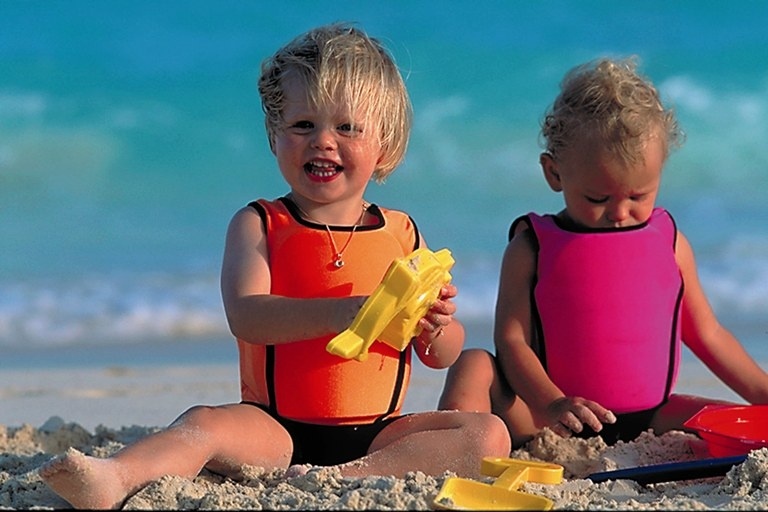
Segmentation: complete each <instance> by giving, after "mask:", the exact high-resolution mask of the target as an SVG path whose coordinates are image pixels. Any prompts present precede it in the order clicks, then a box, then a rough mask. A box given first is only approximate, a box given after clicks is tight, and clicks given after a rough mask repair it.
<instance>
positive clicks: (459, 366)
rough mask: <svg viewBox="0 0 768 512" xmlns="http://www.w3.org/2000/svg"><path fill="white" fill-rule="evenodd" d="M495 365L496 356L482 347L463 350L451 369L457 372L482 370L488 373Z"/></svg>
mask: <svg viewBox="0 0 768 512" xmlns="http://www.w3.org/2000/svg"><path fill="white" fill-rule="evenodd" d="M494 367H495V363H494V357H493V355H492V354H491V353H490V352H488V351H487V350H484V349H481V348H470V349H467V350H464V351H462V353H461V355H460V356H459V358H458V359H457V360H456V362H455V363H453V366H451V371H453V372H454V373H455V372H472V373H476V372H482V373H483V374H486V373H487V372H489V371H493V368H494Z"/></svg>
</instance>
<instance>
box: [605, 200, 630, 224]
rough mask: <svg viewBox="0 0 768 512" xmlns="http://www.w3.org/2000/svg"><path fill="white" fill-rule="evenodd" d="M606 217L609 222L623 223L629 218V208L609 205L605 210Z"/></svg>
mask: <svg viewBox="0 0 768 512" xmlns="http://www.w3.org/2000/svg"><path fill="white" fill-rule="evenodd" d="M607 216H608V220H609V221H610V222H615V223H620V222H624V221H625V220H627V218H629V207H628V206H627V205H626V204H623V203H617V204H614V205H611V206H610V207H609V208H608V210H607Z"/></svg>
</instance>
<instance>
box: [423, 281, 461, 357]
mask: <svg viewBox="0 0 768 512" xmlns="http://www.w3.org/2000/svg"><path fill="white" fill-rule="evenodd" d="M456 293H457V290H456V287H455V286H454V285H452V284H447V285H445V286H443V287H442V289H441V290H440V299H439V300H438V301H436V302H435V303H434V304H432V306H431V307H430V308H429V311H428V312H427V314H426V315H424V318H422V319H421V320H419V326H421V328H422V331H421V333H419V335H418V336H417V337H416V339H415V341H414V343H413V347H414V350H416V355H417V356H418V357H419V359H420V360H421V362H422V363H424V364H425V365H426V366H428V367H429V368H435V369H442V368H448V367H449V366H451V365H452V364H453V363H454V362H456V359H458V357H459V354H460V353H461V349H462V348H463V347H464V326H463V325H462V324H461V322H459V321H458V320H456V319H455V318H454V317H453V315H454V313H456V305H455V304H454V303H453V300H452V299H453V298H454V297H455V296H456Z"/></svg>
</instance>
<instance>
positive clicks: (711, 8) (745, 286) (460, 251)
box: [0, 0, 768, 357]
mask: <svg viewBox="0 0 768 512" xmlns="http://www.w3.org/2000/svg"><path fill="white" fill-rule="evenodd" d="M342 5H343V4H339V5H336V4H330V5H329V4H327V3H325V4H323V3H318V2H314V1H298V2H288V1H286V2H271V3H269V4H268V3H266V2H257V1H250V0H247V1H246V0H242V1H236V0H222V1H219V2H203V1H185V2H173V1H167V2H156V1H149V0H132V1H122V0H113V1H109V2H102V1H96V0H93V1H83V0H70V1H63V0H62V1H59V0H24V1H22V0H3V1H2V2H0V353H2V352H6V353H9V352H13V351H15V350H22V349H23V350H27V349H30V350H37V349H43V350H49V349H52V348H56V347H75V346H83V345H84V346H86V347H87V346H93V347H98V349H99V350H105V347H106V349H108V348H109V347H125V346H126V345H131V344H140V343H142V342H146V341H148V340H152V341H153V343H155V344H156V345H157V344H160V345H168V346H170V344H173V343H180V342H181V341H185V342H186V341H190V340H191V341H205V340H227V339H229V334H228V330H227V326H226V322H225V318H224V313H223V309H222V306H221V299H220V295H219V288H218V274H219V267H220V260H221V253H222V249H223V243H224V233H225V230H226V226H227V223H228V221H229V218H230V217H231V215H232V214H233V213H234V212H235V211H236V210H237V209H238V208H239V207H240V206H242V205H244V204H245V203H247V202H248V201H250V200H251V199H254V198H258V197H268V198H273V197H276V196H279V195H282V194H283V193H285V192H286V191H287V189H286V187H285V185H284V184H283V182H282V180H281V178H280V175H279V172H278V171H277V169H276V166H275V163H274V160H273V158H272V155H271V154H270V152H269V150H268V147H267V142H266V137H265V135H264V129H263V116H262V113H261V109H260V104H259V98H258V94H257V92H256V87H255V84H256V80H257V77H258V71H259V64H260V62H261V60H262V59H263V58H265V57H266V56H268V55H269V54H271V53H272V52H273V51H274V50H275V49H276V48H277V47H278V46H279V45H281V44H283V43H285V42H287V41H288V40H289V39H291V38H292V37H293V36H295V35H297V34H298V33H300V32H303V31H304V30H306V29H308V28H310V27H312V26H315V25H318V24H321V23H326V22H332V21H353V22H358V23H359V24H360V26H361V27H362V28H364V29H366V30H367V31H368V32H369V33H370V34H371V35H374V36H376V37H378V38H380V39H382V40H383V41H385V43H386V44H387V46H388V47H389V48H390V49H391V51H392V53H393V54H394V55H395V58H396V59H397V62H398V64H399V66H400V67H401V69H402V70H403V73H404V75H405V76H406V80H407V84H408V87H409V90H410V93H411V96H412V100H413V104H414V110H415V126H414V130H413V134H412V138H411V144H410V148H409V152H408V155H407V158H406V161H405V163H404V164H403V165H402V166H401V167H400V168H399V169H398V170H397V171H396V172H395V173H394V174H393V175H392V176H391V177H390V179H389V180H388V181H387V183H385V184H384V185H381V186H380V185H377V184H372V185H371V186H370V188H369V193H368V199H369V200H371V201H374V202H377V203H379V204H382V205H385V206H389V207H393V208H400V209H404V210H406V211H408V212H409V213H411V215H412V216H413V217H414V218H415V219H416V221H417V223H418V225H419V227H420V229H421V230H422V232H423V233H424V235H425V237H426V239H427V242H428V243H429V245H430V246H431V247H432V248H440V247H449V248H450V249H451V250H452V252H453V254H454V256H455V258H456V260H457V264H456V267H455V268H454V271H453V275H454V280H455V283H456V284H457V285H458V286H459V290H460V295H459V297H458V298H457V303H458V305H459V308H460V315H459V316H460V318H462V319H463V320H464V321H466V322H468V323H472V324H476V325H479V326H480V328H479V329H478V330H477V331H476V332H477V333H479V334H478V335H476V336H474V337H473V339H470V340H468V344H469V345H474V346H485V345H487V344H488V343H489V342H490V339H489V337H490V332H491V331H490V322H491V319H492V312H493V307H494V302H495V294H496V288H497V279H498V268H499V262H500V259H501V254H502V252H503V250H504V246H505V244H506V233H507V228H508V226H509V224H510V222H511V221H512V220H513V219H514V218H515V217H516V216H518V215H520V214H522V213H525V212H527V211H529V210H536V211H540V212H547V211H550V212H551V211H555V210H557V209H559V208H560V206H561V198H560V197H559V196H558V195H557V194H554V193H553V192H551V191H550V190H549V189H548V188H547V187H546V185H545V183H544V180H543V178H542V176H541V173H540V170H539V168H538V163H537V162H538V154H539V153H540V151H541V147H540V146H539V142H538V123H539V121H540V119H541V117H542V114H543V112H544V110H545V108H546V107H547V106H548V105H549V103H550V102H551V101H552V99H553V98H554V96H555V95H556V94H557V88H558V84H559V81H560V79H561V77H562V75H563V74H564V73H565V71H566V70H568V69H569V68H571V67H572V66H574V65H576V64H578V63H581V62H584V61H586V60H589V59H593V58H596V57H599V56H604V55H610V56H628V55H637V56H638V58H639V60H640V63H641V68H642V70H643V72H644V73H645V74H647V75H648V76H650V77H651V78H652V79H653V80H654V82H655V83H656V84H657V85H658V86H659V88H660V90H661V91H662V94H663V96H664V98H665V100H666V101H667V102H668V103H669V104H671V105H673V106H674V108H675V109H676V111H677V113H678V116H679V120H680V123H681V125H682V127H683V128H684V130H685V132H686V133H687V141H686V143H685V145H684V146H683V147H682V148H681V149H679V150H678V151H676V152H675V153H673V155H672V156H671V158H670V160H669V162H668V165H667V168H666V170H665V175H664V183H663V191H662V194H661V197H660V201H659V202H660V204H661V205H663V206H666V207H667V208H668V209H670V210H671V211H672V212H673V214H674V215H675V218H676V220H677V222H678V226H679V227H680V229H681V230H682V231H683V232H684V233H685V234H686V235H687V236H688V238H689V239H690V241H691V243H692V244H693V246H694V249H695V251H696V254H697V260H698V265H699V272H700V277H701V280H702V282H703V285H704V288H705V289H706V291H707V292H708V295H709V298H710V301H711V303H712V305H713V307H714V308H715V310H716V311H717V313H718V315H719V317H720V318H721V320H722V322H723V323H724V324H725V325H727V326H729V327H730V328H731V330H733V331H734V332H735V333H736V334H737V335H738V336H739V337H740V338H741V339H742V341H743V342H744V343H745V345H746V346H747V348H748V350H749V351H750V352H751V353H753V354H754V355H756V356H760V357H768V207H767V206H766V202H765V199H766V197H767V196H768V144H766V141H767V140H768V31H766V29H765V27H766V25H768V3H766V2H762V1H744V2H735V3H727V4H726V3H723V2H698V1H680V2H664V1H648V2H642V3H641V2H609V1H585V2H569V1H565V0H562V1H551V2H525V3H523V2H512V1H496V2H484V1H478V2H465V1H440V2H420V1H410V0H409V1H406V0H402V1H392V2H381V3H377V2H360V3H351V4H348V5H343V6H342ZM217 342H218V341H217ZM85 353H87V350H86V351H85Z"/></svg>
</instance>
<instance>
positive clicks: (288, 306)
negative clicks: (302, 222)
mask: <svg viewBox="0 0 768 512" xmlns="http://www.w3.org/2000/svg"><path fill="white" fill-rule="evenodd" d="M270 289H271V276H270V271H269V261H268V257H267V242H266V236H265V233H264V226H263V224H262V221H261V217H260V216H259V214H258V213H257V212H256V210H254V209H253V208H250V207H246V208H243V209H241V210H240V211H238V212H237V213H236V214H235V215H234V217H233V218H232V221H231V222H230V224H229V228H228V230H227V238H226V244H225V249H224V260H223V263H222V270H221V295H222V299H223V301H224V311H225V312H226V315H227V321H228V322H229V328H230V330H231V331H232V334H234V335H235V336H236V337H238V338H240V339H242V340H244V341H248V342H251V343H259V344H279V343H284V342H288V341H291V340H297V339H307V338H314V337H317V336H322V335H324V334H330V333H337V332H340V331H343V330H344V329H346V328H347V327H348V326H349V325H350V324H351V323H352V320H354V318H355V315H356V314H357V312H358V311H359V310H360V307H361V306H362V304H363V302H364V301H365V298H366V297H349V298H343V299H295V298H289V297H281V296H277V295H271V294H270Z"/></svg>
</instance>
